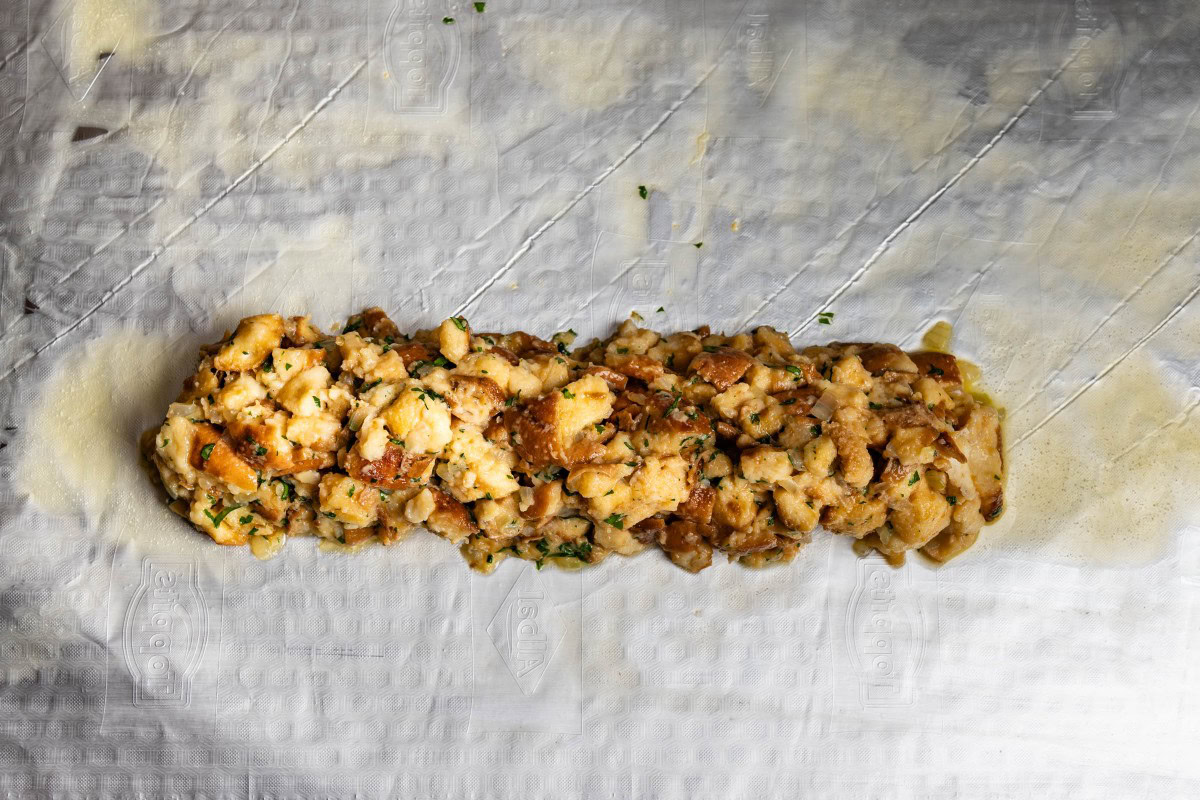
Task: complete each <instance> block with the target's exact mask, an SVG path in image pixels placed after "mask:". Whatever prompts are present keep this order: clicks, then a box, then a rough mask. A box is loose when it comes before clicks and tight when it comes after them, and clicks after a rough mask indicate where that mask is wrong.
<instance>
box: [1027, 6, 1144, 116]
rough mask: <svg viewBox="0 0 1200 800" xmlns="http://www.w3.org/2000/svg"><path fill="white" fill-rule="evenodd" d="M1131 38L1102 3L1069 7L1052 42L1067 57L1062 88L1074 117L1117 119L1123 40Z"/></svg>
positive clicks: (1123, 58)
mask: <svg viewBox="0 0 1200 800" xmlns="http://www.w3.org/2000/svg"><path fill="white" fill-rule="evenodd" d="M1130 36H1131V32H1130V31H1129V30H1127V23H1126V21H1125V20H1122V21H1121V22H1118V20H1117V19H1116V18H1115V17H1114V15H1113V13H1112V11H1110V10H1109V9H1108V8H1107V5H1106V3H1104V2H1103V0H1099V1H1097V0H1071V2H1069V3H1068V4H1067V7H1066V9H1065V10H1064V12H1063V13H1062V15H1061V17H1060V18H1059V23H1058V28H1057V30H1056V35H1055V36H1053V37H1051V40H1052V41H1054V42H1055V43H1056V45H1057V47H1056V48H1055V50H1056V52H1058V53H1060V54H1061V55H1063V56H1065V60H1066V66H1065V67H1064V69H1063V73H1062V76H1061V85H1062V87H1063V91H1064V93H1065V95H1066V97H1065V100H1066V102H1067V104H1068V106H1069V112H1070V115H1071V116H1072V117H1073V118H1076V119H1101V120H1103V119H1111V118H1113V117H1115V116H1116V112H1117V95H1118V93H1119V92H1120V90H1121V86H1122V84H1123V83H1124V82H1125V77H1126V75H1125V72H1126V68H1125V61H1126V58H1125V53H1124V52H1123V51H1122V41H1124V40H1125V39H1129V38H1130ZM1048 66H1050V65H1048Z"/></svg>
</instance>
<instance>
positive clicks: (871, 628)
mask: <svg viewBox="0 0 1200 800" xmlns="http://www.w3.org/2000/svg"><path fill="white" fill-rule="evenodd" d="M901 576H904V577H903V578H902V577H901ZM906 579H907V573H901V572H897V571H896V570H894V569H892V568H891V567H889V566H888V565H887V564H886V563H884V562H882V561H880V560H878V559H875V558H864V559H860V560H859V562H858V565H857V580H856V581H855V586H854V593H853V594H852V595H851V596H850V604H849V610H848V613H847V614H846V646H847V647H848V648H849V650H850V661H851V663H852V664H853V665H854V668H855V671H856V672H857V673H858V684H859V701H860V702H861V703H862V705H863V706H864V707H878V706H885V707H886V706H907V705H911V704H912V702H913V700H914V695H915V688H916V681H915V677H916V672H917V668H918V667H919V666H920V661H921V648H922V647H923V642H924V638H923V635H922V634H923V631H922V620H921V613H920V610H919V609H918V608H917V607H916V605H915V603H914V602H913V598H912V594H911V592H907V591H898V589H905V588H907V584H901V581H902V580H906Z"/></svg>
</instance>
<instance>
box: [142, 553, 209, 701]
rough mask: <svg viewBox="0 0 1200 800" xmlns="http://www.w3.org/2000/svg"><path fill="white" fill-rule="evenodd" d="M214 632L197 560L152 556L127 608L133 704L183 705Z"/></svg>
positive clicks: (147, 561) (145, 564)
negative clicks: (203, 593)
mask: <svg viewBox="0 0 1200 800" xmlns="http://www.w3.org/2000/svg"><path fill="white" fill-rule="evenodd" d="M207 635H208V609H207V607H206V606H205V605H204V598H203V597H202V596H201V595H200V586H199V583H198V580H197V575H196V565H195V564H193V563H192V562H190V561H182V560H180V561H172V560H165V559H157V558H147V559H146V560H145V562H143V567H142V582H141V585H140V586H138V589H137V591H136V592H134V595H133V599H132V600H131V601H130V603H129V609H128V610H127V611H126V612H125V636H124V651H125V663H126V664H127V665H128V667H129V672H130V674H131V675H132V676H133V681H134V683H133V704H134V705H136V706H159V707H177V708H182V707H184V706H187V705H188V704H189V703H190V702H191V697H192V678H193V676H194V675H195V673H196V670H197V668H198V667H199V666H200V656H201V654H202V652H203V650H204V645H205V642H206V639H207Z"/></svg>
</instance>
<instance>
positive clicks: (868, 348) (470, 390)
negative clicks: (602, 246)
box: [142, 308, 1004, 572]
mask: <svg viewBox="0 0 1200 800" xmlns="http://www.w3.org/2000/svg"><path fill="white" fill-rule="evenodd" d="M640 322H641V318H640V317H638V316H637V315H634V317H633V318H632V319H630V320H629V321H626V322H625V323H623V324H622V325H621V326H620V327H619V328H618V329H617V331H616V333H615V334H614V335H613V336H611V337H610V338H608V339H605V340H603V341H599V340H593V341H591V342H588V343H587V344H585V345H583V346H582V347H575V348H573V347H572V345H573V344H574V339H575V334H574V332H572V331H568V332H566V333H559V334H556V335H555V336H554V337H552V338H551V339H550V340H548V341H547V340H543V339H539V338H537V337H536V336H531V335H530V334H527V333H523V332H519V331H518V332H516V333H476V332H475V331H473V330H472V328H471V326H470V324H469V323H468V322H467V320H465V319H463V318H461V317H453V318H451V319H448V320H446V321H444V322H443V323H442V324H441V325H440V326H439V327H438V328H436V329H434V330H427V331H418V332H416V333H415V334H413V335H411V336H406V335H403V334H401V332H400V331H399V329H398V328H397V327H396V325H395V324H394V323H393V322H392V320H390V319H389V318H388V317H387V315H386V314H384V312H383V311H382V310H380V309H378V308H369V309H367V310H365V311H363V312H362V313H361V314H359V315H357V316H354V317H352V318H351V319H350V320H349V322H348V324H347V325H346V326H345V329H344V330H343V331H342V332H341V333H339V334H336V335H332V334H327V333H323V332H322V331H320V330H318V329H317V328H316V327H314V326H313V324H312V323H311V322H310V321H309V319H308V318H307V317H292V318H290V319H284V318H283V317H282V316H279V315H277V314H261V315H258V316H253V317H247V318H246V319H243V320H242V321H241V323H240V324H239V325H238V326H237V330H236V331H235V332H234V333H233V335H232V336H230V335H228V334H227V335H226V336H225V338H223V339H222V340H221V341H219V342H217V343H215V344H212V345H208V346H206V347H203V348H202V349H201V355H200V363H199V366H198V367H197V368H196V372H195V374H193V375H192V376H191V377H190V378H188V379H187V381H186V382H185V384H184V388H183V391H182V392H181V393H180V395H179V397H178V399H177V400H176V402H174V403H172V404H171V406H170V408H169V409H168V410H167V416H166V420H165V421H164V422H163V424H162V425H161V427H159V428H156V429H152V430H150V431H147V433H146V434H145V435H144V436H143V439H142V450H143V452H144V454H145V456H146V458H147V459H148V461H149V462H150V463H151V464H152V465H153V467H155V468H156V469H155V471H156V473H157V475H158V476H159V478H160V479H161V481H162V485H163V487H164V488H165V489H166V491H167V494H168V495H169V496H170V498H171V499H170V506H171V508H172V509H173V510H175V511H177V512H178V513H179V514H181V515H182V516H184V517H186V518H187V519H188V520H189V521H191V523H192V524H193V525H195V526H196V527H197V528H199V529H200V530H201V531H203V532H204V533H206V534H208V535H209V536H211V537H212V539H213V541H215V542H217V543H218V544H223V545H237V546H241V545H247V544H248V545H249V547H250V549H251V550H252V551H253V553H254V554H255V555H256V556H258V557H260V558H267V557H270V556H272V555H274V554H276V553H277V552H279V550H280V548H282V547H283V544H284V542H285V541H286V540H287V538H288V537H289V536H315V537H319V538H320V539H321V540H323V543H324V545H325V549H335V550H345V549H357V547H360V546H362V545H365V544H367V543H369V542H378V543H379V544H381V545H384V546H392V545H395V544H397V543H398V542H400V541H402V540H403V539H405V538H406V537H408V536H409V535H410V534H411V533H412V532H413V531H415V530H417V529H418V528H422V527H423V528H426V529H428V530H430V531H433V532H434V533H436V534H437V535H439V536H442V537H443V538H445V539H448V540H450V541H451V542H453V543H454V544H456V545H458V546H459V548H460V550H461V551H462V554H463V556H464V557H465V558H466V560H467V562H468V563H469V564H470V565H471V566H472V567H473V568H475V569H477V570H480V571H483V572H490V571H491V570H493V569H495V567H496V565H498V564H499V563H500V562H501V561H503V560H504V559H506V558H510V557H516V558H522V559H526V560H530V561H535V562H537V565H538V567H539V568H540V567H541V566H542V565H543V564H544V563H545V562H547V561H550V562H555V563H556V564H558V565H559V566H562V567H576V566H579V565H582V564H595V563H598V562H599V561H601V560H603V559H604V558H605V557H606V556H607V555H609V554H610V553H619V554H621V555H633V554H635V553H638V552H640V551H642V550H644V549H646V548H648V547H652V546H657V547H659V548H661V549H662V550H663V551H664V552H665V553H666V554H667V556H669V557H670V559H671V560H672V561H673V562H675V564H677V565H679V566H680V567H682V568H684V569H686V570H689V571H692V572H695V571H698V570H701V569H704V568H705V567H707V566H709V564H711V563H712V558H713V553H714V551H720V552H721V553H724V554H726V555H727V556H728V558H729V559H730V560H737V561H740V562H742V563H744V564H748V565H751V566H763V565H766V564H769V563H773V562H786V561H790V560H791V559H793V558H794V557H795V556H796V554H797V552H799V550H800V548H801V547H803V546H804V545H805V544H806V543H807V542H808V541H809V540H810V538H811V535H812V532H813V530H814V529H815V528H816V527H817V526H818V525H820V526H821V527H822V528H824V529H825V530H827V531H830V532H832V533H836V534H842V535H844V536H848V537H851V538H852V539H854V540H855V547H856V549H858V550H859V552H860V553H866V552H869V551H870V550H877V551H879V552H880V553H882V554H883V555H884V556H885V557H886V558H887V559H888V560H889V561H890V562H892V563H893V564H897V565H898V564H900V563H902V562H903V561H904V556H905V553H907V552H908V551H909V550H918V549H919V550H920V551H921V552H923V553H924V554H926V555H927V556H929V557H931V558H933V559H934V560H936V561H944V560H946V559H949V558H951V557H953V556H955V555H957V554H959V553H961V552H962V551H963V550H965V549H966V548H968V547H970V546H971V544H972V543H973V542H974V541H975V539H976V538H977V537H978V535H979V531H980V529H981V527H982V526H983V525H984V524H985V523H987V522H990V521H992V520H993V519H995V518H996V517H997V516H998V515H999V514H1000V512H1001V509H1002V506H1003V492H1002V483H1003V480H1002V476H1003V474H1004V467H1003V459H1002V447H1001V444H1002V443H1001V426H1000V416H999V414H998V413H997V411H996V409H995V408H993V407H992V406H991V405H989V404H988V403H987V402H986V399H981V397H982V396H979V397H977V396H976V395H973V394H972V392H971V391H969V388H970V387H969V381H968V385H967V386H964V377H963V373H964V372H965V371H966V370H967V368H968V367H967V365H966V364H965V362H964V363H963V364H961V365H960V362H959V361H957V360H956V359H955V357H954V356H952V355H950V354H948V353H944V352H918V353H905V352H903V351H902V350H900V349H899V348H897V347H895V346H893V345H889V344H843V343H834V344H829V345H823V346H813V347H807V348H804V349H802V350H799V351H798V350H796V349H795V348H793V346H792V344H791V343H790V342H789V340H788V338H787V336H786V335H785V334H783V333H780V332H779V331H776V330H773V329H771V328H767V327H760V328H757V329H755V330H754V331H753V332H751V333H739V334H737V335H734V336H725V335H722V334H716V333H711V332H710V331H709V330H708V328H707V327H702V328H699V329H697V330H692V331H683V332H680V333H673V334H670V335H668V336H664V335H660V334H658V333H656V332H654V331H652V330H649V329H647V328H644V327H640V325H639V323H640Z"/></svg>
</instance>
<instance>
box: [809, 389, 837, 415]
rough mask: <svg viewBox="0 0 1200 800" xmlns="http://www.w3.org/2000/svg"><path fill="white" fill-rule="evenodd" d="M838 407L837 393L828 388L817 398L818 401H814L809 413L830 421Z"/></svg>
mask: <svg viewBox="0 0 1200 800" xmlns="http://www.w3.org/2000/svg"><path fill="white" fill-rule="evenodd" d="M836 409H837V394H835V393H834V392H833V391H831V390H829V389H826V390H825V392H824V393H823V394H822V395H821V396H820V397H819V398H817V402H815V403H813V407H812V408H811V409H809V412H808V413H809V414H812V415H813V416H814V417H816V418H817V419H819V420H823V421H825V422H828V421H829V420H831V419H833V412H834V411H835V410H836Z"/></svg>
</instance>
